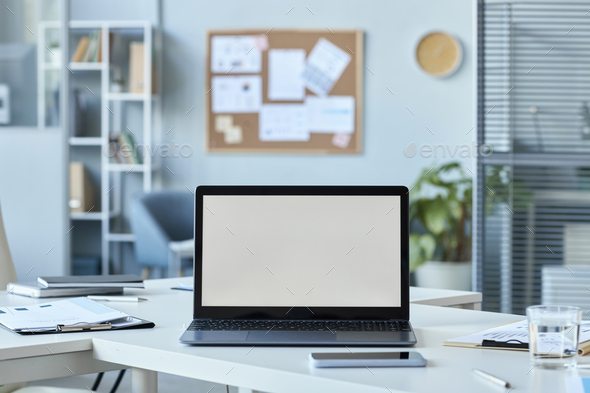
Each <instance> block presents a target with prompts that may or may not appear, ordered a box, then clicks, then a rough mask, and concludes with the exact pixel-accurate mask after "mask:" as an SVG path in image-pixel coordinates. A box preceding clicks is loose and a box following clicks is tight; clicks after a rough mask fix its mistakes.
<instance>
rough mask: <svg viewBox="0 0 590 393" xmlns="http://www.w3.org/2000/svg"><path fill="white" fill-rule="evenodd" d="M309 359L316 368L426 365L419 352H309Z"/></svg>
mask: <svg viewBox="0 0 590 393" xmlns="http://www.w3.org/2000/svg"><path fill="white" fill-rule="evenodd" d="M309 361H310V363H311V365H312V366H314V367H317V368H324V367H424V366H426V359H424V357H423V356H422V355H421V354H420V353H419V352H356V353H351V352H338V353H310V354H309Z"/></svg>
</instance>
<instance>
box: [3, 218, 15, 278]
mask: <svg viewBox="0 0 590 393" xmlns="http://www.w3.org/2000/svg"><path fill="white" fill-rule="evenodd" d="M9 282H16V271H15V270H14V264H13V263H12V257H11V256H10V249H9V248H8V240H7V239H6V231H5V230H4V223H3V221H2V209H1V208H0V290H4V289H5V288H6V284H8V283H9Z"/></svg>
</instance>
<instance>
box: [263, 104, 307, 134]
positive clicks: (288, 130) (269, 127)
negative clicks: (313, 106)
mask: <svg viewBox="0 0 590 393" xmlns="http://www.w3.org/2000/svg"><path fill="white" fill-rule="evenodd" d="M258 124H259V138H260V140H261V141H265V142H270V141H277V142H287V141H293V142H297V141H300V142H301V141H302V142H306V141H308V140H309V129H308V128H307V111H306V108H305V105H303V104H272V105H263V106H262V110H261V111H260V116H259V119H258Z"/></svg>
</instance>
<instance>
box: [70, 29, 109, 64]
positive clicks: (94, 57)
mask: <svg viewBox="0 0 590 393" xmlns="http://www.w3.org/2000/svg"><path fill="white" fill-rule="evenodd" d="M70 61H71V62H73V63H78V62H82V63H98V62H101V61H102V31H101V30H95V31H93V32H92V33H90V35H89V36H87V37H82V38H80V41H79V42H78V46H77V47H76V50H75V51H74V54H73V55H72V58H71V59H70Z"/></svg>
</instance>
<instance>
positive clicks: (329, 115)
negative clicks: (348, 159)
mask: <svg viewBox="0 0 590 393" xmlns="http://www.w3.org/2000/svg"><path fill="white" fill-rule="evenodd" d="M305 105H306V106H307V118H308V123H309V131H310V132H329V133H339V134H342V133H344V134H346V133H349V134H350V133H353V132H354V97H351V96H330V97H315V96H309V97H307V99H306V100H305Z"/></svg>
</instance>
